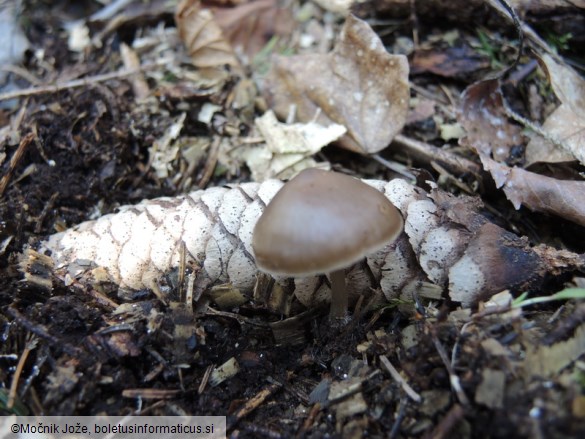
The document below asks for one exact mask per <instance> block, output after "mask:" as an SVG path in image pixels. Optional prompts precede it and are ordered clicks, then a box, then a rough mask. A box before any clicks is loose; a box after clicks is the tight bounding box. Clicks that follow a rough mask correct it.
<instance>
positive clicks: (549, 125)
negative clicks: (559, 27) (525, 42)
mask: <svg viewBox="0 0 585 439" xmlns="http://www.w3.org/2000/svg"><path fill="white" fill-rule="evenodd" d="M539 61H540V63H541V65H542V66H543V68H544V69H545V71H546V73H547V75H548V78H549V80H550V83H551V85H552V88H553V90H554V92H555V95H556V96H557V98H559V100H560V101H561V105H560V106H559V107H558V108H557V109H556V110H555V111H553V113H552V114H551V115H550V116H549V117H548V118H547V119H546V121H545V122H544V124H543V125H542V129H543V130H544V131H545V132H546V133H547V137H548V139H545V138H544V137H542V136H534V138H533V139H532V140H531V141H530V143H529V144H528V146H527V147H526V160H527V162H528V164H531V163H535V162H564V161H572V160H575V159H576V160H579V162H581V164H585V148H584V147H583V144H584V143H585V80H584V79H583V78H581V77H580V76H579V74H578V73H577V72H575V70H573V69H572V68H571V67H569V66H568V65H565V64H561V63H558V62H557V61H555V60H554V59H553V58H552V57H551V56H550V55H546V54H545V55H542V56H541V57H540V59H539Z"/></svg>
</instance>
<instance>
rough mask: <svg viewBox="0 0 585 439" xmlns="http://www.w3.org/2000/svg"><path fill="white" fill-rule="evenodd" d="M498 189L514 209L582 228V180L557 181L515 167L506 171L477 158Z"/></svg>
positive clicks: (584, 222)
mask: <svg viewBox="0 0 585 439" xmlns="http://www.w3.org/2000/svg"><path fill="white" fill-rule="evenodd" d="M481 160H482V163H483V166H484V168H485V169H486V170H488V171H489V172H490V173H491V174H492V177H493V178H494V181H495V182H496V186H497V187H498V188H501V187H503V188H504V192H505V193H506V197H507V198H508V200H510V201H511V202H512V204H514V207H515V208H516V209H520V206H521V205H524V206H526V207H528V208H529V209H531V210H535V211H538V212H547V213H552V214H554V215H558V216H560V217H562V218H566V219H568V220H569V221H573V222H575V223H577V224H580V225H582V226H585V204H584V203H583V194H585V181H573V180H558V179H555V178H550V177H546V176H544V175H539V174H535V173H533V172H529V171H525V170H523V169H519V168H510V167H508V166H505V165H503V164H500V163H497V162H495V161H494V160H491V159H490V158H488V157H486V156H481Z"/></svg>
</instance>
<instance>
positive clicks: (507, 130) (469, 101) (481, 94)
mask: <svg viewBox="0 0 585 439" xmlns="http://www.w3.org/2000/svg"><path fill="white" fill-rule="evenodd" d="M503 99H504V98H503V96H502V91H501V89H500V81H499V79H487V80H484V81H478V82H476V83H475V84H473V85H470V86H469V87H467V89H466V90H465V91H464V92H463V95H462V96H461V111H460V112H459V114H458V117H457V119H458V120H459V123H460V124H461V125H462V126H463V128H465V131H466V132H467V136H466V137H464V138H462V139H461V140H460V144H461V145H463V146H468V147H471V148H472V149H474V150H476V151H477V152H478V154H480V155H485V156H487V157H492V156H493V158H494V160H496V161H498V162H500V161H506V160H507V159H508V157H509V156H510V149H511V148H512V147H513V146H516V145H520V144H522V143H523V142H522V135H521V131H522V127H520V126H518V125H514V124H512V123H510V122H509V121H508V116H507V115H506V112H505V108H504V100H503Z"/></svg>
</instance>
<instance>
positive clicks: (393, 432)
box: [388, 396, 408, 439]
mask: <svg viewBox="0 0 585 439" xmlns="http://www.w3.org/2000/svg"><path fill="white" fill-rule="evenodd" d="M407 406H408V400H407V399H406V398H405V397H404V396H403V397H402V398H400V404H399V405H398V415H397V416H396V420H395V421H394V423H393V424H392V428H391V429H390V434H389V435H388V438H389V439H394V438H395V437H397V436H398V434H399V433H400V425H402V421H403V420H404V416H405V414H406V407H407Z"/></svg>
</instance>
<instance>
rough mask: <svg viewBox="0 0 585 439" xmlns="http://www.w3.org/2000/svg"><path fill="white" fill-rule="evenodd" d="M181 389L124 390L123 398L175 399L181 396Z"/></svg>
mask: <svg viewBox="0 0 585 439" xmlns="http://www.w3.org/2000/svg"><path fill="white" fill-rule="evenodd" d="M180 393H181V391H180V390H179V389H124V390H123V391H122V397H124V398H141V399H173V398H174V397H176V396H177V395H179V394H180Z"/></svg>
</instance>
